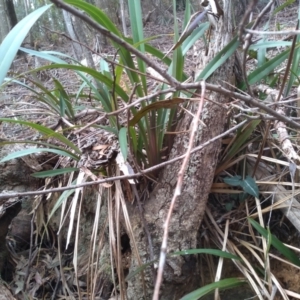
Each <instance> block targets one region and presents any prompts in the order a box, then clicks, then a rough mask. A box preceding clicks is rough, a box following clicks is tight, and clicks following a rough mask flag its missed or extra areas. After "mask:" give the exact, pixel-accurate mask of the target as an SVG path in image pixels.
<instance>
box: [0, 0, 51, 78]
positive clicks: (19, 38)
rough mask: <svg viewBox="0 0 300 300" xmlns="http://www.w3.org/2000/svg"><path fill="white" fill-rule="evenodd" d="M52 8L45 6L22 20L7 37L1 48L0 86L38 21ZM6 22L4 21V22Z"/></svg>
mask: <svg viewBox="0 0 300 300" xmlns="http://www.w3.org/2000/svg"><path fill="white" fill-rule="evenodd" d="M51 6H52V4H49V5H45V6H43V7H40V8H38V9H37V10H35V11H33V12H32V13H31V14H29V15H28V16H26V17H25V18H24V19H22V20H21V21H20V22H19V23H18V24H17V25H16V26H15V27H14V28H13V29H12V30H11V31H10V32H9V33H8V35H7V36H6V37H5V39H4V40H3V42H2V44H1V46H0V84H2V82H3V80H4V78H5V76H6V74H7V72H8V70H9V68H10V65H11V63H12V61H13V60H14V58H15V56H16V54H17V52H18V50H19V47H20V46H21V44H22V42H23V40H24V39H25V37H26V36H27V34H28V32H29V30H30V28H31V27H32V26H33V25H34V23H35V22H36V21H37V19H38V18H39V17H40V16H41V15H42V14H43V13H44V12H45V11H46V10H47V9H48V8H50V7H51ZM2 22H4V21H2Z"/></svg>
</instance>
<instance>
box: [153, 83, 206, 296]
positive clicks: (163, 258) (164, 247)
mask: <svg viewBox="0 0 300 300" xmlns="http://www.w3.org/2000/svg"><path fill="white" fill-rule="evenodd" d="M204 94H205V81H202V82H201V99H200V102H199V106H198V110H197V114H196V115H195V116H194V119H193V126H192V130H191V134H190V140H189V145H188V148H187V151H186V154H185V155H184V160H183V162H182V165H181V168H180V170H179V173H178V179H177V185H176V187H175V191H174V195H173V199H172V201H171V204H170V208H169V211H168V215H167V219H166V222H165V224H164V234H163V240H162V244H161V250H160V258H159V264H158V272H157V278H156V283H155V288H154V294H153V298H152V299H153V300H159V290H160V286H161V283H162V277H163V271H164V266H165V262H166V255H167V243H168V235H169V224H170V221H171V217H172V213H173V210H174V206H175V202H176V199H177V198H178V196H180V195H181V189H182V185H183V176H184V173H185V170H186V168H187V166H188V162H189V159H190V156H191V153H192V149H193V144H194V139H195V135H196V133H197V131H198V123H199V119H200V115H201V112H202V108H203V103H204Z"/></svg>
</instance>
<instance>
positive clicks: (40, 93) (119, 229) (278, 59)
mask: <svg viewBox="0 0 300 300" xmlns="http://www.w3.org/2000/svg"><path fill="white" fill-rule="evenodd" d="M52 2H53V4H49V5H46V6H43V7H40V8H39V9H37V10H35V11H34V12H32V13H31V14H30V15H28V16H27V17H25V18H24V19H23V20H21V21H20V22H19V23H18V24H17V25H16V26H15V27H14V28H13V29H12V30H11V32H10V33H9V34H8V35H7V36H6V38H5V39H4V40H3V42H2V44H1V46H0V84H2V85H1V86H0V91H1V93H2V94H3V95H4V94H8V95H10V94H9V92H10V91H11V90H14V89H16V90H17V89H19V90H21V91H23V92H24V91H26V95H27V96H26V97H27V98H26V99H22V101H19V102H20V103H17V101H15V103H7V102H6V103H5V104H3V108H4V107H5V109H6V110H5V111H6V112H7V115H6V116H3V114H1V116H3V117H2V118H0V124H1V130H2V131H1V134H2V136H0V147H1V148H2V149H3V151H2V154H1V156H0V158H1V161H0V163H1V167H3V168H4V166H6V165H5V164H7V163H9V162H11V161H13V160H19V161H21V162H22V163H23V164H25V165H26V166H28V168H29V169H30V172H29V173H28V174H26V176H27V177H28V178H32V180H37V181H36V182H37V183H38V184H37V185H38V186H37V187H36V188H35V189H33V190H32V189H30V190H25V191H24V190H23V191H15V190H11V191H3V192H2V193H1V194H0V201H1V202H0V204H1V209H2V210H3V211H4V212H3V213H2V212H1V214H2V215H5V211H6V210H7V209H8V207H10V206H13V205H17V203H19V202H20V200H21V201H23V204H22V207H23V208H22V209H24V203H28V201H27V200H26V199H27V198H26V197H31V199H32V202H30V204H26V205H28V206H29V208H28V207H27V214H29V215H30V218H31V219H32V222H31V234H30V242H29V243H28V244H27V246H28V247H27V249H26V250H27V251H28V252H27V257H26V256H23V255H22V254H18V252H20V253H21V252H22V251H24V249H22V251H19V250H20V249H16V248H15V247H14V243H15V245H16V242H12V239H13V238H11V240H9V239H7V243H8V244H9V255H10V256H11V257H12V259H11V261H13V262H12V263H11V264H7V265H9V266H10V267H9V268H11V271H9V272H8V273H9V275H5V274H6V273H5V272H2V278H3V280H4V281H7V283H8V285H9V288H10V290H11V291H12V292H13V293H14V295H15V297H17V298H18V299H109V298H110V297H115V298H110V299H117V298H118V299H119V298H120V299H131V298H130V297H129V296H128V295H127V288H128V286H130V281H131V280H132V279H133V278H138V280H139V281H141V282H142V283H143V285H144V291H143V294H144V295H147V291H146V290H147V289H149V286H148V285H147V284H145V283H144V281H145V282H146V283H147V275H145V274H148V273H147V272H149V273H151V272H152V273H151V276H152V275H153V274H154V275H153V277H154V278H153V291H151V293H154V296H153V299H158V295H159V294H155V291H156V292H157V293H159V291H160V289H162V288H161V285H160V284H162V283H160V282H159V277H160V276H161V277H162V278H163V274H164V273H163V271H164V270H165V269H164V268H166V265H167V264H166V263H165V261H166V260H167V261H168V259H169V258H170V257H176V258H178V260H179V259H182V258H183V260H184V259H186V260H188V258H185V257H187V256H188V257H196V258H197V263H198V273H197V275H194V276H198V277H199V278H198V277H197V278H196V281H197V282H198V285H197V286H198V288H197V289H195V290H191V291H188V292H186V293H185V295H183V296H180V299H184V300H188V299H189V300H191V299H200V298H201V297H210V296H208V295H209V294H212V293H214V299H246V298H248V297H249V298H250V297H256V298H255V299H300V289H299V287H297V286H296V285H293V286H289V285H288V283H287V282H284V279H283V278H281V276H280V270H283V269H285V268H288V270H289V272H290V273H291V274H299V267H300V260H299V247H300V244H299V242H298V240H299V232H300V222H299V220H300V214H299V211H298V207H299V204H298V200H297V199H298V194H299V191H300V190H299V174H300V173H299V163H300V158H299V155H298V153H299V136H300V135H299V132H298V131H299V130H300V122H299V117H300V114H299V103H300V102H299V99H300V88H299V87H298V86H299V75H300V69H299V60H300V39H299V28H298V27H299V20H300V9H299V4H296V3H295V1H281V2H280V1H279V2H280V3H277V1H272V0H271V1H269V2H267V1H266V3H265V5H264V6H263V7H262V8H261V9H259V11H257V9H255V6H254V5H253V3H255V1H249V5H248V6H246V7H245V10H244V11H243V16H239V18H238V16H236V20H235V21H234V22H235V23H236V26H235V30H234V33H235V34H234V35H233V38H232V39H231V40H230V41H229V42H228V43H227V45H226V46H225V47H224V48H223V49H221V51H219V52H218V53H216V55H214V57H213V58H212V59H211V60H210V61H208V62H206V63H205V64H204V65H203V64H202V65H200V64H199V65H197V66H195V68H194V69H193V70H191V68H190V67H189V65H191V61H193V60H198V58H199V57H200V56H204V53H205V52H207V51H208V49H209V45H210V43H211V42H212V39H216V34H217V29H215V30H213V29H211V28H210V23H209V22H206V20H207V14H208V7H206V6H204V7H202V10H201V11H195V8H194V6H192V5H191V4H190V2H189V1H188V0H187V1H186V2H185V11H184V14H183V20H182V22H179V20H178V18H177V17H176V14H177V12H176V7H178V3H177V4H176V1H175V0H174V1H173V15H174V20H173V28H172V30H170V31H172V34H169V36H170V35H171V36H172V38H173V46H171V47H170V49H169V51H164V50H162V49H160V47H159V42H157V40H158V41H159V40H160V39H164V38H165V37H164V36H161V35H159V34H158V35H154V36H150V37H149V36H147V37H145V36H144V34H145V32H144V30H143V27H144V25H143V24H144V23H143V15H142V7H141V5H142V4H141V1H139V0H136V1H128V12H129V20H130V30H131V34H130V36H125V35H124V34H123V33H122V32H121V31H120V29H119V28H118V26H116V25H115V24H114V23H113V22H112V21H111V19H110V18H109V17H108V16H107V14H106V13H105V12H104V10H101V9H99V8H97V7H96V6H94V5H92V4H90V3H88V2H84V1H79V0H66V1H64V2H62V1H60V0H53V1H52ZM202 2H203V1H202ZM219 2H221V3H222V2H223V1H219ZM252 2H253V3H252ZM54 4H55V5H56V6H57V7H58V8H57V9H65V10H66V11H68V12H69V13H71V14H72V15H73V16H74V17H75V18H79V19H80V20H81V21H82V22H85V23H86V24H87V26H90V27H91V28H93V30H96V31H97V32H99V33H101V34H102V35H103V36H105V37H106V38H107V39H108V40H109V43H110V47H111V48H112V49H113V50H112V51H111V52H110V53H109V54H107V53H97V52H94V53H92V58H93V63H94V66H89V63H88V62H87V60H85V61H84V60H82V61H78V60H76V59H74V58H73V57H72V56H70V55H67V54H66V53H61V52H57V51H37V50H34V49H27V48H24V47H22V46H21V45H22V42H23V41H24V39H25V37H26V36H27V34H28V32H29V31H30V29H31V28H32V26H33V25H34V24H35V23H36V21H37V20H38V19H39V18H40V17H41V16H42V15H43V14H44V13H45V12H46V11H47V10H48V9H50V7H53V6H54ZM275 4H276V5H275ZM252 6H254V7H252ZM251 7H252V8H253V9H251ZM233 10H234V9H233ZM288 10H294V11H296V10H297V11H298V15H296V14H295V16H294V17H295V20H294V19H293V20H292V21H293V23H292V26H293V27H289V26H288V25H287V24H286V23H284V22H283V21H282V20H284V19H281V18H280V16H281V14H284V13H285V12H286V11H288ZM199 16H200V23H199V24H198V25H197V27H196V28H195V29H194V28H193V30H191V28H190V25H191V23H192V21H193V20H194V18H197V17H199ZM289 25H290V24H289ZM196 48H197V49H196ZM195 49H196V50H195ZM199 49H200V50H199ZM89 50H91V49H89ZM19 51H22V53H23V55H24V56H25V55H26V58H27V60H30V59H33V60H34V59H35V60H38V61H39V66H35V67H33V68H28V69H27V70H23V71H22V72H18V73H15V72H14V70H13V68H12V63H13V61H14V60H15V59H16V55H17V53H20V52H19ZM199 51H200V54H199ZM232 58H234V59H235V63H234V66H235V67H234V77H235V80H234V81H233V82H232V81H231V79H229V77H230V76H231V75H230V74H229V75H228V82H211V81H210V79H211V76H212V75H213V74H214V73H215V72H217V71H218V70H220V68H221V67H223V66H224V65H225V64H226V63H228V61H229V60H230V59H232ZM61 74H64V76H65V74H67V75H66V76H67V79H66V80H63V79H62V78H63V77H62V76H61ZM233 85H234V86H233ZM212 92H214V93H218V94H219V95H222V96H226V97H228V99H229V101H228V102H227V103H221V104H220V103H217V105H219V106H222V107H223V108H224V109H225V110H226V117H227V124H226V126H225V128H224V132H223V133H222V134H220V135H218V136H215V137H214V138H213V139H211V140H207V141H205V143H203V144H200V145H196V144H194V143H193V142H194V140H195V137H196V136H197V134H198V133H199V132H200V131H201V130H202V128H205V126H206V115H205V114H206V113H207V112H206V111H205V105H206V102H209V101H211V102H213V101H214V99H211V98H209V95H210V94H211V93H212ZM28 95H29V96H28ZM208 98H209V99H208ZM21 102H22V103H21ZM216 102H217V99H216ZM194 103H197V114H192V113H191V106H192V105H194ZM21 104H22V105H23V106H22V107H23V108H22V109H20V107H21V106H18V105H21ZM7 107H9V109H7ZM15 107H16V109H15ZM187 114H191V115H192V116H191V118H192V122H191V124H192V125H191V126H190V127H188V128H183V127H181V125H182V123H181V122H182V120H183V119H184V116H186V115H187ZM216 122H217V120H216ZM201 126H203V127H201ZM5 132H6V133H7V132H11V134H5ZM15 132H16V133H15ZM182 133H188V134H189V136H190V139H189V142H188V144H185V142H184V141H183V142H182V147H184V149H185V150H184V153H182V155H181V156H177V157H175V158H174V157H171V153H172V149H173V143H174V139H175V136H179V135H180V134H182ZM216 140H218V141H221V148H220V149H218V150H216V152H217V156H218V163H217V165H216V166H209V165H208V166H207V168H208V169H213V172H214V174H213V177H214V181H213V182H212V184H211V189H210V195H209V198H208V202H207V206H206V209H205V215H204V218H203V220H202V222H201V221H200V222H201V227H200V228H195V232H196V234H197V235H198V245H199V247H195V248H192V249H191V248H187V249H178V251H171V252H168V251H167V250H166V249H165V248H167V241H168V240H170V239H172V236H171V235H170V236H168V225H169V223H172V212H173V210H175V211H176V210H177V209H179V208H178V207H176V200H177V197H180V195H181V192H182V190H183V189H184V186H185V182H186V180H187V176H186V177H185V174H186V172H187V169H188V166H189V160H190V158H191V157H192V154H193V153H196V152H197V151H200V150H201V149H203V148H205V147H206V146H208V145H209V144H211V143H213V142H214V141H216ZM3 153H5V155H3ZM203 159H204V158H203ZM176 161H180V162H181V169H180V170H179V169H178V174H173V176H174V178H176V180H174V181H175V183H174V185H173V183H171V184H170V188H171V189H172V193H173V194H174V198H173V199H169V202H167V203H168V209H170V214H169V215H167V216H166V217H165V219H166V223H165V228H163V229H162V230H164V234H162V236H160V237H156V236H155V237H153V233H152V235H151V226H149V224H147V220H146V219H145V218H144V215H146V214H147V212H144V208H143V207H144V203H145V202H147V201H148V199H149V195H150V194H151V193H152V192H153V191H154V190H155V188H156V184H157V183H159V182H160V180H161V172H162V170H163V169H164V168H166V166H167V165H171V164H174V163H175V162H176ZM0 178H1V177H0ZM1 180H2V178H1ZM3 180H6V179H3ZM28 180H29V181H30V180H31V179H28ZM199 197H201V195H199ZM9 201H10V202H9ZM205 201H206V200H205ZM173 203H174V206H175V208H174V207H173V206H172V204H173ZM169 207H170V208H169ZM134 210H136V211H138V212H139V216H140V224H141V225H140V227H143V232H144V238H145V239H146V240H147V241H148V245H147V247H148V248H147V249H149V253H147V255H148V260H147V261H145V260H144V259H143V255H144V254H143V253H141V251H139V243H140V241H137V240H136V237H135V234H134V231H135V230H136V228H134V226H132V215H131V214H132V211H134ZM2 215H1V218H2ZM148 217H149V216H148ZM168 221H169V223H168ZM153 222H154V223H155V221H153ZM183 223H184V222H183ZM153 239H159V242H160V243H161V244H162V247H161V251H160V253H159V255H158V253H156V251H154V253H153V250H151V249H153V246H151V243H152V240H153ZM0 250H1V247H0ZM179 257H180V258H179ZM133 260H135V261H136V265H133V264H132V261H133ZM275 266H276V267H275ZM193 267H194V266H193ZM168 268H170V266H169V265H168ZM191 268H192V267H191ZM149 270H150V271H149ZM278 270H279V272H278ZM192 272H194V271H192ZM297 272H298V273H297ZM195 274H196V273H195ZM293 276H296V275H293ZM297 276H298V275H297ZM163 279H164V278H163ZM163 279H162V281H163ZM165 280H166V279H165ZM283 282H284V283H283ZM155 283H156V284H155ZM174 285H176V283H174ZM241 286H242V288H241ZM230 289H232V290H233V291H234V293H235V295H238V296H235V297H237V298H234V296H232V295H231V294H230ZM241 289H242V294H241V295H239V294H237V293H238V292H237V290H241ZM223 290H224V291H225V290H226V291H225V292H223ZM227 290H229V291H227ZM143 294H142V295H137V298H136V299H138V297H140V299H143ZM219 296H220V297H221V298H218V297H219ZM22 297H23V298H22ZM68 297H69V298H68ZM156 297H157V298H156ZM144 299H147V297H146V296H144ZM178 299H179V298H178ZM203 299H212V298H203Z"/></svg>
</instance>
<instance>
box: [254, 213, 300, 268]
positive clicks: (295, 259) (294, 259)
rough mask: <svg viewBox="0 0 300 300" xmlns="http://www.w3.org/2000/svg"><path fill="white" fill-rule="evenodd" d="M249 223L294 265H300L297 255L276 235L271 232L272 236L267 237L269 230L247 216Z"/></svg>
mask: <svg viewBox="0 0 300 300" xmlns="http://www.w3.org/2000/svg"><path fill="white" fill-rule="evenodd" d="M248 221H249V222H250V224H251V225H252V226H253V227H254V228H255V229H256V230H257V231H258V232H259V233H260V234H261V235H262V236H263V237H264V238H265V239H268V240H269V241H271V244H272V246H273V247H275V248H276V249H277V250H278V251H279V252H280V253H281V254H282V255H284V256H285V257H286V258H287V259H288V260H290V261H291V262H292V263H293V264H295V265H296V266H298V267H299V266H300V260H299V257H298V256H297V255H296V254H295V253H294V252H293V251H292V250H291V249H289V248H288V247H286V246H285V245H284V244H283V243H282V242H281V241H280V240H278V238H277V237H276V236H274V235H273V234H272V238H270V237H269V232H268V231H267V230H266V229H265V228H263V227H262V226H260V225H259V224H258V223H257V222H256V221H254V220H253V219H251V218H248Z"/></svg>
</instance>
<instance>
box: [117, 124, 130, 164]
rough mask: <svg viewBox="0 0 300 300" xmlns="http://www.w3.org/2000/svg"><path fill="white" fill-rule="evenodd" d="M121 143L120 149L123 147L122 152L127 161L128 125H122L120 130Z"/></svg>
mask: <svg viewBox="0 0 300 300" xmlns="http://www.w3.org/2000/svg"><path fill="white" fill-rule="evenodd" d="M119 143H120V149H121V153H122V155H123V158H124V161H126V160H127V154H128V142H127V128H126V127H122V128H121V129H120V131H119Z"/></svg>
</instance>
